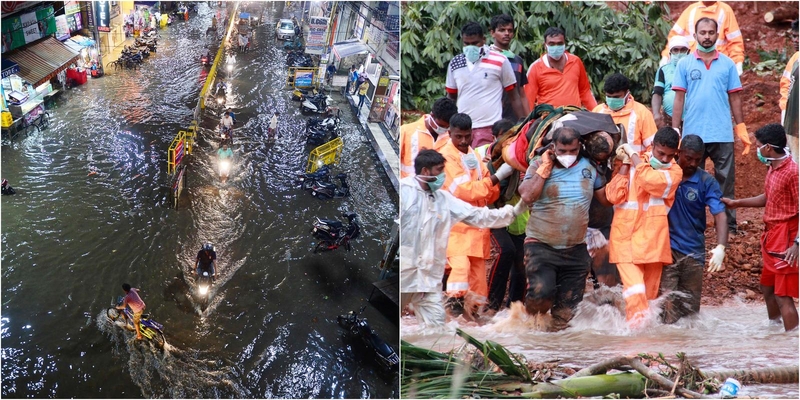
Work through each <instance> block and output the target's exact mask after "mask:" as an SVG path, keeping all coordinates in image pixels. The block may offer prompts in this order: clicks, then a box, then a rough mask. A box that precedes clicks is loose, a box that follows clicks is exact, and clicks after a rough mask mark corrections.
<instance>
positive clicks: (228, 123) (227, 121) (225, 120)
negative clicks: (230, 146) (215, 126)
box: [221, 115, 233, 128]
mask: <svg viewBox="0 0 800 400" xmlns="http://www.w3.org/2000/svg"><path fill="white" fill-rule="evenodd" d="M221 124H222V126H224V127H226V128H230V127H232V126H233V118H231V116H230V115H226V116H224V117H222V121H221Z"/></svg>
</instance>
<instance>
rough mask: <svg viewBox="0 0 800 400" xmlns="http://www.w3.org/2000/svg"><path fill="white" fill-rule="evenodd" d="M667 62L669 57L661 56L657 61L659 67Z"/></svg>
mask: <svg viewBox="0 0 800 400" xmlns="http://www.w3.org/2000/svg"><path fill="white" fill-rule="evenodd" d="M667 64H669V57H664V56H661V61H659V62H658V66H659V67H663V66H664V65H667Z"/></svg>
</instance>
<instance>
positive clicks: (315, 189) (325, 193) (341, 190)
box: [311, 173, 350, 200]
mask: <svg viewBox="0 0 800 400" xmlns="http://www.w3.org/2000/svg"><path fill="white" fill-rule="evenodd" d="M336 179H338V180H339V181H340V182H341V185H340V186H338V187H337V186H336V184H335V183H333V182H315V183H314V184H313V185H311V195H312V196H314V197H316V198H318V199H323V200H325V199H340V198H342V197H347V196H349V195H350V186H348V185H347V174H345V173H341V174H339V175H336Z"/></svg>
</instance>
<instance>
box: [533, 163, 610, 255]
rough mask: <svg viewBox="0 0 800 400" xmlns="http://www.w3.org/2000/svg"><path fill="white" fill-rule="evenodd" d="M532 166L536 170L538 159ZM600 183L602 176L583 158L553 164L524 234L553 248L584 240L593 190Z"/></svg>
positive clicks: (579, 242)
mask: <svg viewBox="0 0 800 400" xmlns="http://www.w3.org/2000/svg"><path fill="white" fill-rule="evenodd" d="M531 168H533V171H536V168H538V161H537V162H534V166H532V167H531ZM529 171H530V169H529ZM603 184H604V182H603V179H602V178H601V177H599V176H598V174H597V170H596V169H595V167H594V166H593V165H592V164H591V163H590V162H589V160H588V159H586V158H581V159H580V160H578V161H576V162H575V164H573V165H572V166H571V167H569V168H559V167H555V166H554V167H553V171H552V172H551V173H550V177H549V178H547V179H546V180H545V182H544V187H542V194H541V195H540V196H539V198H538V199H537V200H536V201H534V202H533V205H532V206H531V216H530V218H529V219H528V225H527V226H526V227H525V234H526V235H527V237H530V238H534V239H536V240H538V241H540V242H544V243H547V244H548V245H550V246H551V247H553V248H556V249H566V248H570V247H574V246H577V245H579V244H581V243H584V241H585V240H586V227H587V226H588V225H589V205H590V203H591V202H592V198H594V191H595V190H597V189H600V188H601V187H603Z"/></svg>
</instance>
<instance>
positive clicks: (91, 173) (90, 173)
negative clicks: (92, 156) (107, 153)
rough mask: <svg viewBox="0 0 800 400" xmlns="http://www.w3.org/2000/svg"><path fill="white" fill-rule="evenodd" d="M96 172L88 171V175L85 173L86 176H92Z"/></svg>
mask: <svg viewBox="0 0 800 400" xmlns="http://www.w3.org/2000/svg"><path fill="white" fill-rule="evenodd" d="M96 173H97V171H89V175H86V176H92V175H94V174H96Z"/></svg>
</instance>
